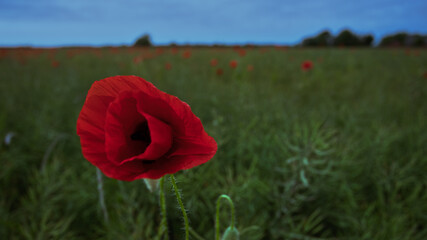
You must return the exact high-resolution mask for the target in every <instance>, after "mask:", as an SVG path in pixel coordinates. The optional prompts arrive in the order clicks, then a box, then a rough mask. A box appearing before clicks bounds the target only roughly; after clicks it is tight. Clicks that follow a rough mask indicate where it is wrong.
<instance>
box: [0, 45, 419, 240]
mask: <svg viewBox="0 0 427 240" xmlns="http://www.w3.org/2000/svg"><path fill="white" fill-rule="evenodd" d="M188 50H189V51H191V57H190V58H183V57H182V54H183V53H184V52H185V51H186V50H185V49H181V48H180V49H177V51H178V52H176V51H172V49H169V48H162V50H159V49H155V48H151V49H130V48H129V49H128V48H123V49H120V48H119V49H116V48H115V49H109V48H101V49H89V48H88V49H83V48H82V49H57V50H56V49H54V50H49V49H44V50H37V49H32V50H31V49H13V50H11V49H8V50H5V49H3V50H0V137H1V142H2V143H1V145H0V164H1V167H0V239H40V240H42V239H112V240H113V239H124V240H125V239H148V240H149V239H158V238H157V237H158V236H157V231H158V226H159V224H160V221H161V216H160V208H159V203H158V196H157V195H156V194H151V193H150V192H149V191H148V190H147V188H146V187H145V185H144V183H143V181H142V180H140V181H133V182H121V181H117V180H114V179H109V178H104V187H105V189H104V190H105V198H106V207H107V209H108V213H109V217H110V221H109V223H108V224H106V223H105V222H104V218H103V215H102V211H101V208H100V205H99V203H98V192H97V180H96V169H95V167H94V166H92V165H91V164H90V163H89V162H88V161H87V160H85V159H84V158H83V156H82V154H81V150H80V143H79V138H78V136H77V134H76V121H77V117H78V114H79V112H80V110H81V108H82V106H83V103H84V100H85V97H86V94H87V91H88V90H89V88H90V86H91V84H92V83H93V82H94V81H95V80H100V79H103V78H105V77H109V76H115V75H137V76H140V77H143V78H144V79H146V80H148V81H150V82H152V83H153V84H154V85H156V86H157V87H158V88H159V89H160V90H162V91H165V92H167V93H169V94H173V95H175V96H177V97H179V98H180V99H181V100H183V101H185V102H187V103H188V104H189V105H190V106H191V108H192V110H193V112H194V113H195V114H196V115H197V116H199V117H200V119H201V120H202V122H203V125H204V127H205V130H206V131H207V132H208V133H209V135H211V136H213V137H214V138H215V139H216V141H217V143H218V152H217V154H216V155H215V157H214V158H213V159H212V160H211V161H209V162H207V163H206V164H204V165H201V166H198V167H196V168H193V169H190V170H187V171H181V172H179V173H177V174H175V176H176V178H177V180H178V185H179V187H180V188H181V190H182V195H183V200H184V204H185V207H186V209H187V210H188V215H189V218H190V224H191V227H192V235H191V239H214V217H215V202H216V199H217V197H218V196H219V195H220V194H228V195H229V196H230V197H231V198H232V199H233V200H234V203H235V205H236V217H237V228H238V229H239V231H240V233H241V239H243V240H252V239H253V240H255V239H266V240H269V239H366V240H369V239H379V240H383V239H384V240H389V239H395V240H405V239H406V240H423V239H427V174H426V172H427V79H426V78H425V72H426V71H427V50H425V49H421V50H406V51H405V50H404V49H345V48H342V49H293V48H289V49H283V48H263V49H258V48H253V49H246V55H245V56H240V55H239V54H238V52H237V51H236V50H235V49H234V50H233V49H232V48H223V49H214V48H197V49H196V48H193V49H188ZM135 57H136V58H138V57H140V60H141V61H140V62H139V63H135V61H134V59H135ZM213 58H215V59H217V60H218V66H216V67H212V66H211V65H210V61H211V59H213ZM234 59H235V60H237V61H238V66H237V68H236V69H232V68H230V66H229V62H230V61H231V60H234ZM305 60H311V61H313V65H314V67H313V69H311V70H310V71H302V70H301V67H300V65H301V63H302V62H303V61H305ZM136 62H138V61H136ZM167 63H170V66H171V69H169V70H167V69H166V68H165V65H166V64H167ZM248 65H253V71H248V70H247V66H248ZM218 68H221V69H223V75H221V76H218V75H217V74H216V71H217V69H218ZM11 132H13V133H14V134H15V135H14V137H12V139H11V141H10V143H9V144H6V143H5V142H4V141H3V139H4V137H5V136H6V135H7V134H9V133H11ZM165 192H166V194H167V211H168V223H169V230H170V236H169V237H170V238H169V239H170V240H173V239H184V231H183V220H182V216H181V212H180V210H179V209H178V205H177V203H176V199H175V196H174V194H173V191H172V189H171V184H170V182H169V181H166V185H165ZM221 212H222V214H221V230H222V231H223V230H224V229H225V228H226V227H227V224H228V222H229V215H228V212H229V211H228V208H227V207H226V206H224V207H223V209H222V211H221ZM163 239H165V238H163Z"/></svg>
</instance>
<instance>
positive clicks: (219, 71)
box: [216, 68, 224, 76]
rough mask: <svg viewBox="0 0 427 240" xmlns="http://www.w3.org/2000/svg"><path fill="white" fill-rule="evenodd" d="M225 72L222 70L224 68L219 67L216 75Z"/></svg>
mask: <svg viewBox="0 0 427 240" xmlns="http://www.w3.org/2000/svg"><path fill="white" fill-rule="evenodd" d="M223 73H224V71H222V69H221V68H218V69H217V70H216V75H218V76H221V75H222V74H223Z"/></svg>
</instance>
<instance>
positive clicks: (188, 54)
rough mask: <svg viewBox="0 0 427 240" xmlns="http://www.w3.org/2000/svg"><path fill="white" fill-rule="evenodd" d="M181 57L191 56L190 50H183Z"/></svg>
mask: <svg viewBox="0 0 427 240" xmlns="http://www.w3.org/2000/svg"><path fill="white" fill-rule="evenodd" d="M182 57H183V58H190V57H191V52H190V51H185V52H184V53H183V54H182Z"/></svg>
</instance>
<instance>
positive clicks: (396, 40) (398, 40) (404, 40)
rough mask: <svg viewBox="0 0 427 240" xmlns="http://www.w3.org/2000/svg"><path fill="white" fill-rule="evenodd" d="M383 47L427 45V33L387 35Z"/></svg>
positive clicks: (382, 42) (382, 41)
mask: <svg viewBox="0 0 427 240" xmlns="http://www.w3.org/2000/svg"><path fill="white" fill-rule="evenodd" d="M380 46H382V47H403V46H405V47H425V46H427V35H419V34H408V33H405V32H401V33H396V34H393V35H387V36H385V37H384V38H383V39H382V40H381V42H380Z"/></svg>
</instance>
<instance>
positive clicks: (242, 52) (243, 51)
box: [239, 49, 246, 57]
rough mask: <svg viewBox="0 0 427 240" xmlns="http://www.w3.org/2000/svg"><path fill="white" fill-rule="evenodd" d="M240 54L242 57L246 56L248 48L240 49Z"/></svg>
mask: <svg viewBox="0 0 427 240" xmlns="http://www.w3.org/2000/svg"><path fill="white" fill-rule="evenodd" d="M239 56H241V57H244V56H246V50H245V49H240V50H239Z"/></svg>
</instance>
